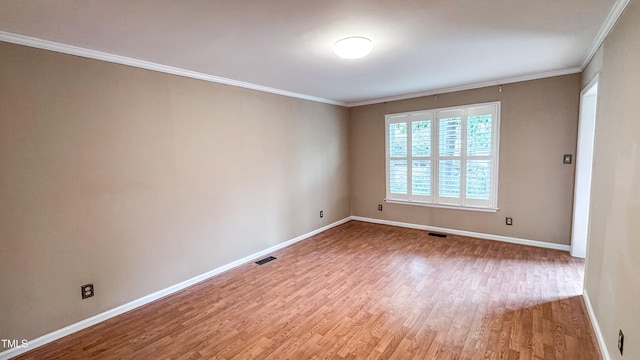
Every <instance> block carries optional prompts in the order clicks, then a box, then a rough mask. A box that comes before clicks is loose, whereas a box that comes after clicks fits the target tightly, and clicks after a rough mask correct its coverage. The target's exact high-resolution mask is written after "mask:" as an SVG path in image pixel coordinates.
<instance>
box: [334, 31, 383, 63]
mask: <svg viewBox="0 0 640 360" xmlns="http://www.w3.org/2000/svg"><path fill="white" fill-rule="evenodd" d="M371 50H373V43H372V42H371V40H369V39H367V38H365V37H360V36H354V37H348V38H344V39H342V40H338V41H337V42H336V43H335V44H334V45H333V52H334V53H335V54H336V55H338V56H339V57H341V58H343V59H359V58H361V57H365V56H367V55H369V53H371Z"/></svg>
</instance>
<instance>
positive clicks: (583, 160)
mask: <svg viewBox="0 0 640 360" xmlns="http://www.w3.org/2000/svg"><path fill="white" fill-rule="evenodd" d="M599 78H600V74H596V76H594V77H593V79H591V81H589V83H588V84H587V86H585V87H584V89H582V92H580V120H579V122H578V144H577V150H576V173H575V187H574V192H573V219H572V226H571V255H572V256H575V257H579V258H586V257H587V248H588V244H589V224H590V221H589V210H590V206H591V205H590V204H591V175H592V170H593V150H594V143H595V127H596V119H597V106H598V80H599Z"/></svg>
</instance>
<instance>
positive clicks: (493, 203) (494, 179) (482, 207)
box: [384, 101, 501, 212]
mask: <svg viewBox="0 0 640 360" xmlns="http://www.w3.org/2000/svg"><path fill="white" fill-rule="evenodd" d="M486 106H495V119H492V124H491V125H492V126H491V144H492V148H491V154H492V155H490V156H477V157H476V156H474V158H484V157H486V158H487V159H490V160H492V162H491V180H490V181H491V188H490V197H489V201H482V200H481V201H474V200H473V199H466V197H464V191H465V189H466V187H465V182H466V160H467V157H468V155H467V154H466V151H467V147H466V142H467V136H466V132H467V126H466V124H467V117H468V116H469V112H470V110H471V113H473V109H474V108H478V107H486ZM500 107H501V102H500V101H493V102H486V103H478V104H469V105H462V106H452V107H447V108H438V109H432V110H421V111H412V112H405V113H396V114H387V115H385V179H386V181H385V186H386V189H385V191H386V197H385V199H384V200H385V202H387V203H394V204H406V205H416V206H427V207H435V208H445V209H459V210H471V211H481V212H496V211H498V210H499V208H498V174H499V169H498V165H499V155H500ZM450 111H461V113H462V118H463V121H462V122H463V126H462V130H461V131H462V133H461V138H462V144H461V150H462V151H461V154H460V156H456V159H460V162H461V167H462V166H464V168H465V171H461V174H460V187H461V196H460V198H459V200H457V201H450V202H449V201H447V200H446V198H441V197H439V196H438V194H437V193H436V192H437V189H438V177H439V176H438V175H439V174H438V162H439V161H440V160H443V159H446V158H447V157H444V156H440V155H439V153H438V151H439V147H438V141H439V134H438V129H439V123H438V121H439V119H438V118H439V116H438V115H439V114H440V113H443V112H450ZM419 120H430V121H431V156H429V157H428V158H429V160H430V161H431V192H432V194H431V196H419V195H411V189H412V184H411V178H412V173H411V171H412V167H411V162H412V161H413V160H414V158H413V157H412V155H411V149H412V146H411V140H412V139H411V136H410V135H409V134H410V133H409V132H408V134H407V156H406V160H407V194H406V195H400V194H393V195H392V194H391V193H390V179H389V177H390V173H389V170H390V169H389V164H390V160H391V158H390V156H389V124H393V123H406V124H407V129H409V128H410V127H411V122H412V121H419ZM417 159H422V157H420V158H417Z"/></svg>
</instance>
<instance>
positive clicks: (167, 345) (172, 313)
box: [18, 221, 600, 360]
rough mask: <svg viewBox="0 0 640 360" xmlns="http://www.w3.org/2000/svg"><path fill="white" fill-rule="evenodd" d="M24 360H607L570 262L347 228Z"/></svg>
mask: <svg viewBox="0 0 640 360" xmlns="http://www.w3.org/2000/svg"><path fill="white" fill-rule="evenodd" d="M272 255H273V256H275V257H277V260H274V261H271V262H269V263H267V264H264V265H256V264H254V263H250V264H245V265H243V266H240V267H237V268H235V269H233V270H231V271H228V272H226V273H224V274H222V275H219V276H217V277H214V278H212V279H209V280H207V281H204V282H202V283H200V284H197V285H195V286H193V287H190V288H188V289H186V290H183V291H181V292H179V293H176V294H173V295H171V296H168V297H166V298H163V299H161V300H159V301H156V302H154V303H151V304H148V305H146V306H144V307H141V308H138V309H136V310H133V311H131V312H128V313H126V314H123V315H120V316H118V317H115V318H112V319H110V320H108V321H105V322H103V323H100V324H98V325H95V326H93V327H91V328H88V329H85V330H83V331H80V332H78V333H75V334H73V335H70V336H67V337H65V338H63V339H60V340H58V341H56V342H53V343H50V344H48V345H45V346H43V347H41V348H38V349H34V350H33V351H31V352H29V353H26V354H23V355H22V356H20V357H18V358H19V359H42V358H46V359H57V358H63V359H90V358H94V359H391V358H392V359H577V360H588V359H600V356H599V353H598V350H597V348H596V345H595V338H594V336H593V331H592V329H591V326H590V324H589V320H588V318H587V316H586V311H585V308H584V304H583V302H582V298H581V296H580V295H581V293H582V278H583V268H584V263H583V261H582V260H580V259H575V258H572V257H571V256H570V255H569V254H568V253H565V252H561V251H556V250H548V249H540V248H533V247H527V246H520V245H513V244H506V243H500V242H494V241H489V240H479V239H471V238H465V237H459V236H452V235H449V236H448V237H447V238H444V239H443V238H436V237H431V236H428V235H427V232H425V231H420V230H412V229H403V228H397V227H391V226H385V225H377V224H367V223H362V222H357V221H351V222H348V223H346V224H344V225H341V226H339V227H336V228H333V229H331V230H328V231H326V232H324V233H322V234H319V235H316V236H314V237H312V238H309V239H307V240H305V241H302V242H300V243H297V244H295V245H292V246H290V247H288V248H285V249H282V250H279V251H277V252H275V253H273V254H272Z"/></svg>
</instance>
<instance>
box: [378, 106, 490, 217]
mask: <svg viewBox="0 0 640 360" xmlns="http://www.w3.org/2000/svg"><path fill="white" fill-rule="evenodd" d="M499 107H500V103H499V102H495V103H487V104H478V105H470V106H464V107H457V108H447V109H436V110H430V111H418V112H410V113H402V114H392V115H387V116H385V126H386V130H385V134H386V154H387V156H386V169H387V171H386V172H387V198H386V200H387V201H394V200H396V201H400V202H406V203H414V204H434V205H441V206H453V207H471V208H486V209H490V210H493V211H495V210H496V209H497V182H498V140H499V137H498V135H499V134H498V132H499Z"/></svg>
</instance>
